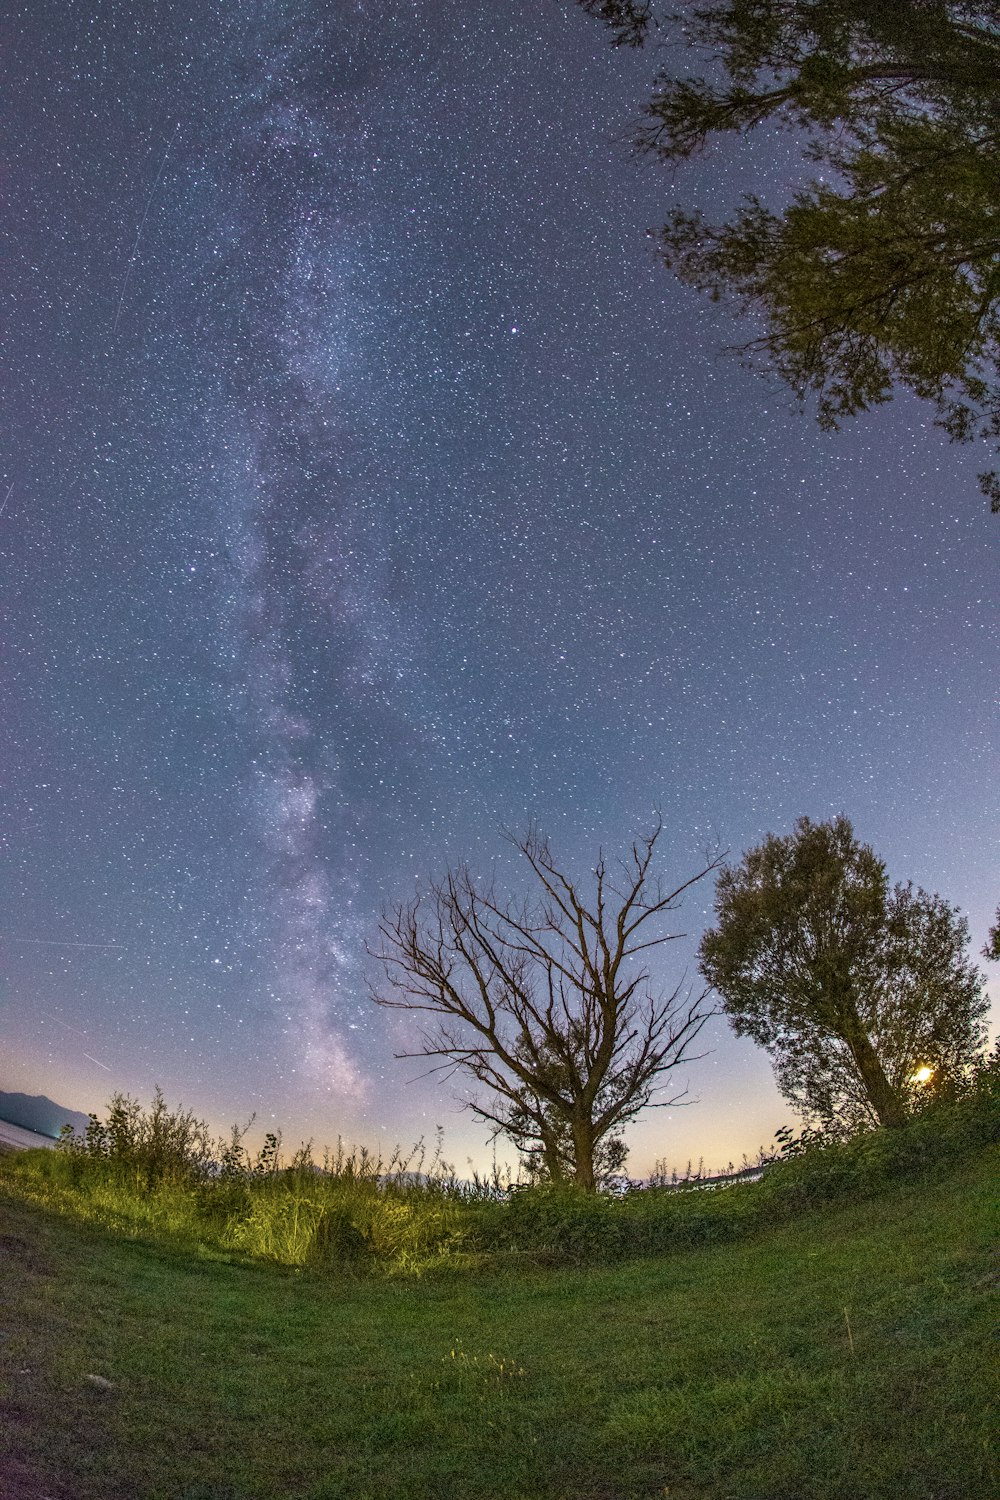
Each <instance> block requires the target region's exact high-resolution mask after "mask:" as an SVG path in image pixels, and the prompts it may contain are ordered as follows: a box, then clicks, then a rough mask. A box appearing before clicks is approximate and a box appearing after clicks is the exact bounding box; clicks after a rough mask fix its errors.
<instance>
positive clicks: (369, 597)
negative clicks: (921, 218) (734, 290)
mask: <svg viewBox="0 0 1000 1500" xmlns="http://www.w3.org/2000/svg"><path fill="white" fill-rule="evenodd" d="M3 66H4V68H5V96H4V97H5V100H6V104H5V111H6V120H5V124H4V132H3V141H4V152H5V159H4V161H3V163H2V167H3V178H2V181H3V186H4V192H5V199H6V203H7V209H8V224H9V230H10V234H9V244H8V250H7V259H6V262H5V266H4V279H3V284H2V310H3V315H4V319H5V327H6V330H7V334H6V353H7V366H8V371H9V375H8V379H7V383H6V384H7V390H6V394H7V402H6V417H7V420H6V433H5V442H4V447H3V451H2V454H0V497H4V498H2V500H0V564H2V597H3V601H4V617H3V631H4V640H5V643H6V647H7V650H6V653H5V665H4V668H3V671H4V683H3V686H4V693H5V701H6V703H7V704H8V705H9V708H8V711H7V712H5V714H4V724H3V745H2V749H3V760H4V768H5V776H6V795H7V800H6V808H5V839H6V843H7V850H8V855H9V858H8V862H7V867H6V871H5V874H4V876H3V888H2V892H0V895H2V899H3V902H4V908H3V909H4V911H5V912H6V913H7V915H5V916H4V918H3V923H2V925H0V931H2V932H3V934H4V946H3V952H2V962H3V989H2V991H0V995H2V1002H0V1003H2V1009H0V1046H2V1048H3V1051H2V1061H3V1076H2V1077H0V1087H11V1088H22V1089H27V1090H29V1091H33V1092H47V1093H49V1094H50V1095H52V1096H54V1097H58V1098H60V1099H61V1100H62V1101H63V1102H64V1103H66V1104H67V1105H70V1106H75V1107H81V1108H91V1107H97V1106H99V1105H100V1104H101V1103H102V1101H103V1100H104V1099H105V1098H106V1097H107V1094H108V1092H109V1091H110V1089H111V1088H122V1089H125V1090H128V1091H131V1092H132V1093H137V1094H143V1095H148V1094H149V1092H150V1091H151V1089H152V1087H153V1085H154V1084H155V1083H157V1082H159V1083H162V1084H163V1085H164V1087H165V1088H166V1090H167V1092H168V1095H170V1096H171V1097H172V1098H182V1099H183V1100H184V1101H185V1102H186V1103H188V1104H190V1105H193V1106H194V1107H195V1108H197V1109H198V1110H199V1111H200V1112H201V1113H204V1114H207V1115H209V1116H210V1117H211V1118H212V1119H213V1120H215V1121H217V1122H219V1123H220V1125H224V1124H225V1123H227V1122H228V1121H229V1120H231V1119H233V1118H236V1117H237V1116H238V1117H240V1118H241V1119H243V1118H246V1115H247V1114H248V1113H249V1112H250V1111H251V1110H256V1111H257V1112H258V1115H259V1117H260V1122H261V1123H263V1122H264V1121H267V1122H268V1123H270V1122H271V1121H272V1120H275V1121H277V1122H278V1123H281V1124H284V1126H285V1127H286V1130H287V1131H288V1133H289V1135H291V1136H292V1137H295V1136H297V1135H300V1134H301V1135H303V1136H304V1135H308V1134H313V1135H316V1136H317V1138H318V1139H327V1140H330V1139H333V1138H334V1137H335V1136H336V1135H337V1133H338V1132H340V1131H343V1132H344V1133H346V1134H348V1135H353V1136H355V1137H358V1138H362V1137H363V1138H365V1139H368V1138H370V1137H371V1136H372V1135H373V1134H378V1135H382V1133H388V1135H389V1136H391V1138H392V1139H397V1138H402V1139H413V1138H414V1136H415V1135H417V1134H419V1133H420V1132H421V1131H423V1130H425V1129H427V1128H428V1126H429V1125H432V1124H433V1123H434V1122H435V1121H436V1120H444V1122H445V1124H446V1127H447V1131H448V1133H449V1138H450V1139H451V1140H452V1141H453V1143H454V1150H455V1152H456V1154H459V1155H461V1154H462V1153H469V1152H471V1153H481V1152H482V1150H483V1137H482V1132H481V1131H477V1129H476V1127H475V1125H474V1123H473V1122H471V1121H470V1120H469V1119H468V1117H467V1116H461V1115H458V1114H456V1113H455V1112H454V1110H453V1107H452V1105H451V1103H450V1102H449V1095H448V1091H447V1089H446V1088H443V1087H442V1086H441V1084H440V1082H435V1081H434V1080H424V1081H420V1080H419V1079H417V1074H418V1072H419V1069H418V1068H416V1067H415V1066H414V1065H412V1064H405V1063H399V1062H396V1061H395V1060H394V1058H393V1053H394V1052H396V1051H400V1050H404V1049H405V1047H406V1045H407V1042H408V1040H412V1034H411V1033H409V1032H408V1031H407V1029H406V1027H405V1024H404V1026H403V1029H402V1030H392V1029H390V1028H389V1027H388V1023H387V1022H386V1018H385V1016H384V1014H383V1013H382V1012H378V1011H374V1010H373V1008H372V1007H371V1005H370V1003H369V1001H368V999H367V993H366V981H367V979H368V978H369V977H371V968H370V965H369V962H368V960H367V958H366V954H365V944H366V942H370V941H371V939H372V937H373V934H374V928H375V922H376V919H377V915H378V912H379V910H380V909H381V908H382V906H383V905H384V904H386V903H391V902H393V901H398V900H405V899H408V898H409V896H410V895H411V894H412V892H413V890H414V888H415V884H417V883H418V882H425V881H427V880H428V879H429V878H432V877H433V876H435V875H438V874H440V873H441V872H442V871H443V870H444V869H445V868H446V867H447V866H448V865H449V864H452V863H454V862H455V861H457V860H459V859H461V858H468V859H470V860H471V862H472V864H473V867H474V868H475V869H478V870H482V871H485V870H487V869H493V868H496V869H497V870H498V871H499V872H500V875H501V877H502V878H503V879H508V878H509V879H511V880H514V879H516V875H515V871H514V867H513V866H512V864H511V862H510V859H509V856H508V853H507V852H506V846H505V845H504V843H503V841H502V838H501V836H500V833H499V829H500V828H501V827H502V826H503V827H507V828H512V829H514V830H515V831H516V830H518V829H523V828H524V827H525V826H527V824H528V823H529V821H533V820H534V821H537V822H538V823H539V824H540V825H541V826H542V827H543V828H545V829H546V830H547V831H548V832H549V833H550V834H551V836H552V839H553V843H554V846H555V849H556V852H557V854H558V855H559V856H560V857H561V858H563V859H564V860H565V861H566V862H567V864H568V865H569V866H572V867H573V868H577V869H581V868H582V869H586V868H587V866H588V863H589V862H591V861H592V860H593V858H594V856H595V854H596V851H597V848H598V846H599V845H602V844H603V845H604V846H605V847H606V848H607V849H609V850H612V849H614V848H615V847H618V846H621V845H623V844H625V843H626V842H627V840H628V839H629V838H630V837H631V836H632V835H633V834H634V833H636V832H639V831H641V830H642V829H643V828H645V827H646V826H648V823H649V820H650V819H651V817H652V816H653V810H654V808H659V809H661V810H662V813H663V816H664V818H665V821H666V824H667V833H666V835H665V837H664V840H663V843H662V847H663V848H664V875H665V878H666V879H668V880H669V881H670V883H671V884H679V883H680V882H681V881H682V880H683V879H684V878H686V876H687V875H689V874H690V873H691V872H692V871H693V870H694V869H695V868H697V867H698V866H699V864H700V862H701V858H702V854H703V851H704V849H705V848H706V847H707V846H712V845H714V843H715V842H716V841H721V843H722V844H723V845H728V846H731V847H732V848H733V849H734V850H739V849H741V848H745V847H747V846H748V845H749V844H750V843H752V842H755V841H756V840H757V839H759V838H760V837H761V835H762V834H763V833H764V832H766V831H769V830H770V831H775V832H785V831H787V830H788V829H789V828H790V827H791V825H792V823H793V821H794V819H795V818H796V817H797V816H798V815H800V814H802V813H808V814H809V815H810V816H813V817H825V816H828V815H829V814H830V813H832V812H839V811H843V812H846V813H847V814H848V815H849V816H851V817H852V819H853V820H854V823H855V826H856V829H857V832H858V833H859V835H860V836H861V837H862V838H864V839H866V840H869V841H871V842H872V843H873V844H874V845H875V847H876V848H877V849H878V851H879V852H880V853H881V854H882V855H884V856H885V858H886V859H887V860H888V862H889V868H890V874H891V875H892V877H893V878H907V877H912V878H914V879H915V880H917V881H919V882H920V883H921V884H923V885H925V886H927V887H929V888H931V889H937V890H940V891H941V892H942V894H944V895H947V896H948V897H949V898H950V899H951V900H953V901H955V902H957V903H959V904H960V905H961V906H962V907H963V908H964V909H965V910H967V911H968V912H969V913H970V916H971V919H972V924H973V931H974V935H975V936H976V938H977V941H978V942H980V943H981V941H982V939H983V937H984V936H985V930H986V926H987V924H988V921H989V919H990V916H991V914H992V911H993V910H994V909H995V906H996V902H997V899H998V898H1000V892H998V891H997V889H996V878H995V872H996V869H997V854H998V850H997V840H996V830H997V827H998V826H1000V824H998V819H997V811H998V809H997V804H996V788H995V777H994V776H993V775H992V774H991V766H992V763H993V758H994V757H995V751H996V739H997V736H996V727H995V711H994V707H993V705H992V704H991V702H990V683H991V682H995V662H996V646H997V627H996V620H995V616H994V615H993V614H992V613H991V604H992V601H993V600H994V598H995V552H996V541H997V531H996V527H995V525H991V522H990V519H989V517H988V515H986V514H985V507H984V506H983V504H982V501H981V498H980V497H979V496H978V493H977V491H976V486H975V479H974V474H975V471H976V468H977V466H979V467H981V464H979V461H978V455H975V454H970V453H964V452H960V451H957V450H955V449H953V448H951V447H949V446H948V444H947V442H946V441H945V440H944V438H943V437H942V435H941V434H940V433H938V432H936V431H935V430H934V428H933V426H932V425H931V423H930V420H929V415H928V413H927V412H926V411H925V410H923V409H922V408H921V407H920V406H919V405H918V404H917V403H915V402H912V401H907V402H901V403H897V404H895V405H893V406H892V407H891V408H889V409H887V410H885V411H881V412H879V413H877V414H875V415H874V416H873V417H871V418H866V419H862V420H860V421H858V422H856V423H855V424H853V425H852V426H851V427H850V428H849V429H848V430H845V432H843V433H841V434H832V435H831V434H820V433H819V432H818V431H817V430H816V428H815V427H814V426H813V425H812V424H811V422H810V420H809V418H808V417H807V416H802V415H799V414H798V413H796V412H795V411H794V410H793V409H792V408H791V406H790V404H789V400H788V398H787V396H786V395H785V394H784V393H783V392H781V391H780V390H777V389H775V388H774V387H773V386H771V385H769V384H768V383H767V382H766V381H762V380H760V379H758V378H756V377H754V376H752V375H750V374H749V373H747V372H745V371H743V370H741V369H740V368H739V366H738V364H737V363H736V362H734V361H733V360H731V359H726V358H723V357H720V356H719V354H718V352H717V351H718V348H719V346H720V345H722V344H726V343H732V342H734V340H735V339H737V338H738V337H739V336H740V333H741V330H740V329H739V328H738V327H737V326H736V325H734V324H732V323H731V322H730V321H728V318H727V315H726V314H725V313H724V312H723V311H721V310H720V309H718V308H713V307H710V306H706V305H704V304H702V303H701V302H699V301H698V299H697V298H696V297H695V296H694V295H693V294H691V293H689V292H687V291H684V290H682V289H680V288H679V287H677V286H676V285H675V284H674V283H673V282H672V281H671V280H670V278H669V277H668V276H667V274H666V273H665V272H664V271H663V269H662V268H661V267H660V266H658V265H657V264H656V262H655V259H654V256H653V253H652V249H651V241H650V239H649V238H648V236H647V231H648V230H649V229H650V228H652V227H654V226H655V225H656V224H657V223H660V222H662V219H663V217H664V215H665V211H666V208H667V206H668V205H669V203H670V202H671V201H672V199H673V196H674V194H675V193H677V192H683V193H684V194H688V195H689V196H690V199H691V200H694V201H698V202H700V203H701V204H702V205H703V206H706V207H708V208H710V209H711V210H712V211H713V212H714V210H715V206H716V205H717V204H718V202H719V201H720V199H725V200H727V201H731V200H732V198H733V196H734V194H736V193H738V191H739V190H740V188H741V186H749V185H751V184H749V183H747V182H745V181H744V178H743V176H742V175H741V174H742V172H743V167H742V166H741V161H740V159H739V158H738V156H737V155H736V154H735V153H734V152H732V151H729V152H727V153H723V154H721V155H719V156H718V157H710V158H709V159H707V160H705V161H703V162H699V163H696V164H695V165H694V166H693V167H692V168H691V169H690V171H689V173H688V174H687V176H685V177H682V178H681V179H679V180H678V182H677V183H675V182H673V181H672V180H670V178H669V175H667V174H663V173H661V172H657V171H655V170H653V169H651V167H650V166H649V164H646V165H645V166H641V165H640V164H638V163H637V162H636V161H635V160H634V159H633V158H632V157H631V155H630V153H629V151H628V148H627V145H626V141H627V137H628V132H629V129H630V122H631V121H633V120H634V118H635V115H636V111H637V109H638V107H639V103H640V101H641V99H642V97H643V93H644V90H645V89H646V88H647V87H648V81H649V74H650V71H651V67H652V60H651V59H650V58H649V57H647V56H645V55H638V56H634V55H631V54H629V55H625V54H623V53H621V52H614V51H613V50H612V49H611V48H609V47H608V45H607V41H606V37H605V35H604V33H603V31H602V30H601V28H600V27H598V26H595V25H594V24H593V23H591V22H590V21H589V20H588V19H587V17H586V16H584V15H583V14H582V13H581V12H580V11H579V9H578V7H576V6H574V5H570V4H568V3H567V4H560V3H557V0H552V3H551V4H541V5H539V4H537V3H534V0H532V3H529V0H523V3H522V0H516V3H511V4H506V3H505V4H504V5H502V6H501V5H497V4H492V3H487V0H480V3H471V4H470V3H466V0H463V3H459V0H455V3H446V4H439V3H437V0H433V3H432V0H411V3H403V0H395V3H389V4H385V5H380V6H377V7H376V6H374V5H372V4H370V3H368V0H356V3H344V4H336V5H335V4H322V5H320V4H308V3H307V4H296V5H293V4H291V3H288V0H281V3H279V0H273V3H265V0H255V3H244V4H229V3H227V4H221V3H220V4H217V5H212V4H206V5H204V6H200V7H199V8H198V13H197V16H196V17H194V18H192V16H191V15H190V14H189V13H188V11H187V10H186V9H185V8H183V7H181V6H179V5H178V4H175V3H173V0H163V3H161V4H159V5H156V6H153V7H142V8H140V7H138V6H136V5H131V4H129V3H126V0H95V3H89V4H86V5H84V4H82V3H65V0H59V3H56V0H33V3H32V4H31V5H30V6H25V7H23V9H22V10H21V11H20V12H19V13H17V14H16V15H15V16H14V18H13V20H12V21H11V24H10V28H9V38H8V46H7V53H6V56H5V60H4V64H3ZM753 161H754V164H755V165H754V171H755V172H756V173H757V174H758V182H757V184H756V185H759V186H763V188H764V189H765V190H770V191H772V192H774V193H776V194H778V195H781V194H783V193H785V192H787V188H788V184H789V182H790V181H792V180H794V173H795V171H796V170H797V169H796V162H795V154H794V145H793V143H791V142H789V141H788V140H787V139H785V138H779V139H769V140H765V141H763V142H762V143H761V144H760V145H759V146H758V147H757V148H756V149H755V153H753ZM710 899H711V891H710V889H706V890H704V891H703V892H701V893H700V894H698V893H696V894H695V896H694V897H693V898H692V899H691V900H690V901H689V902H688V905H687V907H686V908H685V911H684V912H683V913H682V914H681V917H680V919H679V923H678V926H679V927H680V928H681V929H682V930H683V931H685V932H686V933H688V937H687V938H686V939H685V940H683V941H682V942H680V943H678V944H675V945H670V947H669V950H666V951H667V952H668V958H665V961H664V962H665V967H664V970H663V973H662V976H661V977H662V979H663V983H664V985H665V986H672V985H673V984H674V983H676V982H677V981H678V980H679V979H680V978H681V976H682V973H683V969H684V965H685V962H687V963H688V965H690V962H691V956H692V953H693V948H694V945H695V943H696V941H697V938H698V936H699V933H700V930H701V927H702V924H703V922H704V919H705V915H706V912H707V910H708V908H709V905H710ZM86 945H94V946H86ZM711 1045H712V1047H713V1048H714V1051H713V1054H712V1056H711V1057H710V1058H708V1059H706V1060H705V1061H704V1062H703V1063H701V1064H698V1065H695V1066H693V1067H692V1069H691V1075H690V1078H689V1079H688V1080H685V1081H688V1082H689V1083H690V1086H691V1092H692V1095H694V1096H698V1097H700V1098H701V1100H702V1103H701V1104H700V1106H699V1107H698V1108H697V1109H692V1110H690V1111H686V1112H683V1113H679V1112H671V1118H670V1119H669V1120H666V1119H664V1118H662V1117H660V1116H657V1117H656V1118H655V1119H654V1120H653V1121H652V1122H651V1123H650V1124H649V1125H648V1126H643V1127H641V1129H640V1130H639V1131H638V1132H637V1133H636V1137H635V1139H636V1142H637V1145H636V1153H635V1157H634V1165H635V1166H636V1168H637V1169H641V1167H642V1166H643V1164H644V1163H646V1164H648V1162H649V1161H651V1160H652V1159H653V1158H654V1157H655V1156H667V1157H671V1158H676V1159H683V1158H686V1156H688V1155H692V1154H693V1155H695V1156H697V1155H699V1154H702V1152H704V1153H705V1154H706V1156H708V1157H709V1158H711V1159H712V1160H724V1159H725V1158H726V1157H728V1156H730V1155H734V1156H738V1155H739V1153H740V1151H742V1150H749V1151H752V1150H754V1149H755V1148H756V1146H757V1145H758V1144H759V1143H760V1140H761V1139H763V1138H764V1137H767V1136H769V1135H770V1133H771V1132H772V1131H773V1129H774V1128H775V1126H776V1125H777V1124H778V1123H780V1122H781V1120H782V1119H783V1118H784V1117H785V1116H784V1111H783V1106H782V1104H781V1102H780V1100H779V1099H778V1098H777V1096H776V1094H775V1091H774V1088H773V1084H772V1082H771V1079H770V1071H769V1068H768V1066H767V1062H766V1059H764V1058H763V1057H762V1056H761V1055H760V1054H758V1053H756V1052H755V1051H754V1050H753V1049H752V1048H751V1047H750V1046H749V1044H747V1043H743V1042H741V1043H737V1042H735V1041H734V1040H733V1039H732V1038H731V1037H729V1036H728V1035H727V1033H726V1032H725V1030H724V1029H723V1028H722V1027H721V1026H718V1027H717V1028H716V1030H715V1032H714V1034H713V1037H712V1040H711ZM76 1048H79V1049H80V1050H74V1049H76ZM83 1048H85V1049H86V1050H85V1051H83V1050H82V1049H83ZM415 1079H417V1081H411V1080H415ZM382 1138H384V1135H383V1136H382Z"/></svg>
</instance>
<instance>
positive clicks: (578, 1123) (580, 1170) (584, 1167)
mask: <svg viewBox="0 0 1000 1500" xmlns="http://www.w3.org/2000/svg"><path fill="white" fill-rule="evenodd" d="M573 1156H574V1158H575V1161H574V1166H575V1168H576V1170H575V1173H574V1177H575V1181H576V1183H577V1185H578V1186H579V1187H582V1188H584V1189H585V1190H586V1191H587V1192H588V1193H593V1192H594V1191H595V1190H596V1188H597V1182H596V1180H595V1177H594V1127H593V1125H592V1124H591V1122H590V1121H589V1120H580V1119H576V1120H574V1121H573Z"/></svg>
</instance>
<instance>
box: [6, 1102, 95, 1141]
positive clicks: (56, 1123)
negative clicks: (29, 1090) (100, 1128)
mask: <svg viewBox="0 0 1000 1500" xmlns="http://www.w3.org/2000/svg"><path fill="white" fill-rule="evenodd" d="M0 1120H6V1121H7V1123H8V1125H20V1127H21V1129H22V1130H34V1131H35V1132H36V1133H37V1134H38V1135H47V1136H51V1137H52V1139H53V1140H56V1139H57V1138H58V1136H59V1132H60V1130H61V1129H62V1128H63V1126H64V1125H72V1127H73V1129H74V1130H86V1128H87V1116H86V1115H85V1114H81V1113H80V1111H79V1110H78V1109H65V1108H64V1107H63V1105H61V1104H56V1103H55V1101H54V1100H52V1099H48V1098H46V1096H45V1095H44V1094H7V1093H4V1091H3V1090H2V1089H0Z"/></svg>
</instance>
